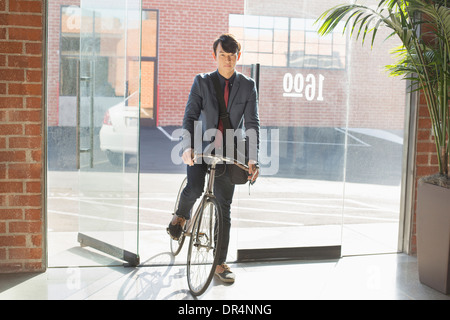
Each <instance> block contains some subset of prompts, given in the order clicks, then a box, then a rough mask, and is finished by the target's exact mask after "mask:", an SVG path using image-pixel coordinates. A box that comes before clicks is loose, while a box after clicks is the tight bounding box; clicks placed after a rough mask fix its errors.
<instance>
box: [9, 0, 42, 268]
mask: <svg viewBox="0 0 450 320" xmlns="http://www.w3.org/2000/svg"><path fill="white" fill-rule="evenodd" d="M44 6H45V4H44V2H43V1H40V0H34V1H33V0H27V1H20V0H0V25H1V28H0V272H24V271H41V270H44V269H45V259H44V256H45V249H44V213H43V206H44V205H43V203H44V192H43V190H44V179H43V177H44V165H43V155H44V152H43V150H44V148H43V143H44V141H43V123H44V121H43V116H44V108H43V95H42V93H43V81H44V77H43V70H44V68H43V65H44V64H43V55H42V48H43V36H44V26H45V22H44V19H43V10H44Z"/></svg>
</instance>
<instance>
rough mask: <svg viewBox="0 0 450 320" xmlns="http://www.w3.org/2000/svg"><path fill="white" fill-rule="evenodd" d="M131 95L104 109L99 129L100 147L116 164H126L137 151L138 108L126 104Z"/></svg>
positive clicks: (112, 162) (110, 160)
mask: <svg viewBox="0 0 450 320" xmlns="http://www.w3.org/2000/svg"><path fill="white" fill-rule="evenodd" d="M132 96H133V95H131V96H129V97H128V98H127V100H125V101H122V102H121V103H118V104H116V105H115V106H113V107H111V108H109V109H108V110H107V111H106V113H105V116H104V118H103V124H102V127H101V129H100V149H101V150H102V151H104V152H105V153H106V156H107V158H108V160H109V162H111V164H113V165H117V166H121V165H122V164H127V163H128V161H129V160H130V158H132V157H133V156H136V154H137V152H138V141H139V134H138V133H139V126H138V123H139V108H138V107H136V106H128V102H129V101H130V98H131V97H132Z"/></svg>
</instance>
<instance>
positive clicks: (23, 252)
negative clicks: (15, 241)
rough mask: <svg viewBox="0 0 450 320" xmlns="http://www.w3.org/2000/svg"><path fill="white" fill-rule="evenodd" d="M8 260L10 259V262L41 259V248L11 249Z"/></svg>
mask: <svg viewBox="0 0 450 320" xmlns="http://www.w3.org/2000/svg"><path fill="white" fill-rule="evenodd" d="M9 259H11V260H19V259H20V260H29V259H42V249H41V248H11V249H9Z"/></svg>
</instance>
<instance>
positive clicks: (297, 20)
mask: <svg viewBox="0 0 450 320" xmlns="http://www.w3.org/2000/svg"><path fill="white" fill-rule="evenodd" d="M341 3H342V1H337V0H336V1H331V2H330V1H318V2H312V1H302V2H297V3H296V4H295V6H293V5H292V4H290V2H289V1H287V0H286V1H285V0H282V1H281V2H276V3H274V4H273V6H270V5H268V4H267V3H265V4H264V6H261V5H260V2H258V1H256V0H246V1H245V6H244V7H245V12H244V14H243V15H237V14H233V15H230V17H231V16H233V18H232V19H231V18H230V31H231V30H232V29H231V28H233V27H238V26H237V24H236V25H234V24H233V23H234V21H242V19H243V20H244V22H243V23H242V22H240V25H243V26H244V29H245V30H244V34H245V35H246V36H244V37H243V38H240V36H239V35H237V37H238V39H239V40H240V41H242V43H243V53H242V59H241V62H240V68H241V69H240V70H241V71H242V72H243V73H246V74H248V75H251V74H252V67H251V65H252V64H255V63H261V74H260V85H259V94H260V96H259V107H260V120H261V125H262V137H261V157H260V162H261V165H262V169H261V173H262V176H261V178H260V179H259V181H258V182H257V183H256V184H255V186H253V187H252V188H251V192H250V195H249V191H248V189H247V186H246V187H244V188H242V187H239V188H238V193H237V195H238V196H237V197H235V201H234V202H233V204H234V206H235V211H233V212H234V214H235V217H234V219H233V228H234V232H235V233H236V236H237V238H238V241H237V243H236V247H237V248H238V249H255V248H284V247H287V248H289V247H322V246H342V250H343V251H342V252H343V253H344V254H353V253H368V252H371V253H372V252H395V251H396V250H397V242H398V241H397V238H398V232H397V230H398V222H399V221H398V219H399V213H400V176H401V172H402V144H403V140H402V134H403V129H404V127H403V126H404V117H403V114H404V108H405V84H404V83H403V82H401V81H400V80H399V79H392V78H389V77H388V75H387V74H386V73H385V72H383V71H382V69H383V68H382V67H383V66H384V65H386V64H391V63H392V61H391V58H390V56H389V49H391V48H394V47H396V46H398V45H399V43H397V42H396V41H395V40H394V39H391V40H389V41H388V42H384V41H383V40H384V38H385V36H386V35H383V34H378V35H377V37H378V40H379V41H378V42H377V43H376V45H375V48H374V50H372V51H371V50H370V48H369V46H367V48H365V47H361V44H360V43H359V42H358V43H357V42H355V41H353V40H350V39H348V35H347V34H344V35H342V26H340V27H339V29H340V30H336V32H335V33H333V34H331V35H329V36H326V37H319V36H318V35H317V32H316V30H317V25H314V22H315V20H316V18H317V17H319V15H320V14H322V13H323V12H324V11H325V10H327V9H329V8H331V7H333V6H335V5H338V4H341ZM368 4H369V5H376V4H378V3H377V2H376V1H368ZM273 12H277V17H273V21H274V24H273V27H274V36H273V41H274V45H273V48H274V52H273V53H274V55H273V59H271V60H270V61H269V60H264V59H261V57H262V56H263V54H265V51H264V50H261V48H260V47H258V48H256V50H257V51H256V50H255V48H254V47H253V46H249V41H248V40H249V37H248V33H247V32H248V30H249V29H247V28H249V26H251V27H252V29H251V30H252V34H255V35H258V34H261V30H260V32H259V33H258V29H257V27H256V21H258V17H259V21H262V20H263V19H264V20H265V21H268V20H270V17H271V16H272V14H273ZM259 28H262V26H261V25H260V27H259ZM277 41H281V42H277ZM283 42H284V43H286V44H287V43H289V46H287V45H286V47H283V46H282V43H283ZM266 45H267V44H266ZM249 47H250V48H252V50H248V48H249ZM280 48H283V50H280ZM284 48H286V49H284ZM283 53H284V56H285V61H286V64H285V65H284V66H285V68H279V67H280V66H282V61H283V60H282V56H283ZM272 66H278V68H274V67H272ZM286 66H287V68H286Z"/></svg>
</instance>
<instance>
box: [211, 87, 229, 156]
mask: <svg viewBox="0 0 450 320" xmlns="http://www.w3.org/2000/svg"><path fill="white" fill-rule="evenodd" d="M229 82H230V81H229V80H225V90H224V92H223V99H224V100H225V107H226V108H228V96H229V95H230V88H229V87H228V83H229ZM219 113H220V112H219ZM217 129H219V131H220V132H221V134H219V133H217V135H216V139H215V140H214V142H215V144H214V145H215V147H216V148H220V147H223V146H222V141H223V134H224V133H223V123H222V120H220V119H219V126H218V127H217Z"/></svg>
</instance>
